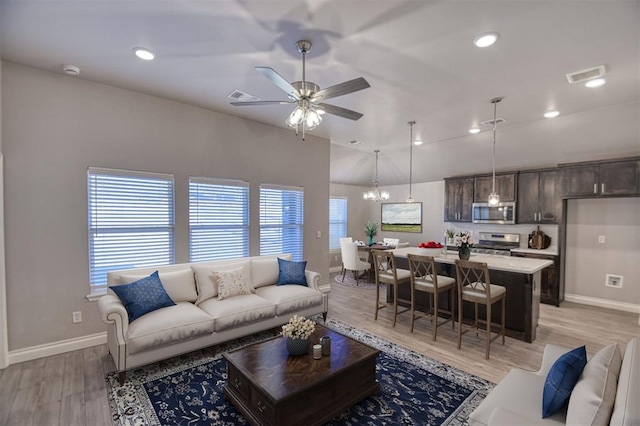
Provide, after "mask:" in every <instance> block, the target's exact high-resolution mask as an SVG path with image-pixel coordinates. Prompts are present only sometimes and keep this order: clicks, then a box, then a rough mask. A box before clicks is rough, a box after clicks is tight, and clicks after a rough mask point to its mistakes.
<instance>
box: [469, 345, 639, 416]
mask: <svg viewBox="0 0 640 426" xmlns="http://www.w3.org/2000/svg"><path fill="white" fill-rule="evenodd" d="M608 348H610V347H605V348H603V349H602V351H600V352H599V353H598V354H596V355H594V356H593V357H591V358H590V359H589V361H588V362H587V366H585V368H584V370H583V372H582V375H581V376H580V378H579V379H578V382H577V383H576V386H575V387H574V389H573V391H572V393H571V396H570V398H569V404H568V409H567V408H564V409H561V410H560V411H559V412H557V413H556V414H554V415H552V416H550V417H547V418H545V419H543V418H541V417H542V393H543V388H544V383H545V379H546V376H547V373H548V372H549V370H550V369H551V366H552V365H553V363H554V362H555V361H556V359H558V358H559V357H560V356H561V355H562V354H564V353H566V352H568V351H570V350H571V348H565V347H561V346H556V345H547V346H546V347H545V350H544V354H543V357H542V366H541V367H540V370H539V371H535V372H531V371H525V370H521V369H518V368H514V369H512V370H511V371H510V372H509V373H508V374H507V375H506V376H505V378H504V379H503V380H502V381H501V382H500V383H499V384H498V385H497V386H496V387H495V388H494V389H493V390H492V391H491V392H490V393H489V395H488V396H487V397H486V398H485V399H484V401H482V403H481V404H480V405H479V406H478V407H477V408H476V409H475V410H474V411H473V412H472V413H471V415H470V416H469V424H470V425H472V426H474V425H475V426H481V425H492V426H495V425H504V426H506V425H509V426H512V425H543V424H544V425H560V424H569V425H580V426H584V425H599V424H611V425H615V426H632V425H634V426H638V425H640V338H638V337H634V338H633V339H631V341H630V342H629V343H628V344H627V347H626V350H625V352H624V357H623V358H622V361H621V362H620V352H619V350H618V348H617V346H616V347H615V351H617V354H616V353H614V352H613V351H609V353H611V359H610V360H609V361H610V362H608V368H605V367H604V364H602V363H600V364H595V365H591V366H590V365H589V364H590V363H592V364H593V363H594V361H593V360H594V359H596V357H598V356H599V354H601V353H604V352H605V351H607V350H608ZM600 358H601V360H602V357H600ZM600 392H601V393H602V394H603V395H602V396H603V397H602V398H601V397H600V396H599V395H598V393H600Z"/></svg>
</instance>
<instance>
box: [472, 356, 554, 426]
mask: <svg viewBox="0 0 640 426" xmlns="http://www.w3.org/2000/svg"><path fill="white" fill-rule="evenodd" d="M544 382H545V377H544V376H538V375H536V374H535V373H533V372H530V371H525V370H521V369H519V368H514V369H512V370H511V371H509V373H508V374H507V375H506V376H505V377H504V379H502V380H501V381H500V383H499V384H498V385H497V386H496V387H495V388H493V390H492V391H491V392H489V395H487V397H486V398H485V399H484V401H482V403H481V404H480V405H479V406H478V408H476V409H475V410H474V411H473V412H472V413H471V415H470V416H469V424H470V425H488V424H490V423H489V418H490V417H491V415H492V413H493V411H494V409H496V408H500V407H503V408H507V409H508V410H509V411H511V412H513V413H515V414H517V415H518V416H521V417H522V420H521V421H520V422H518V424H521V425H535V424H545V425H553V424H558V425H561V424H562V425H564V423H565V413H566V410H565V409H564V408H562V409H560V411H558V412H557V413H555V414H554V415H552V416H550V417H547V418H546V419H543V418H542V415H541V413H540V407H541V406H542V389H543V388H544Z"/></svg>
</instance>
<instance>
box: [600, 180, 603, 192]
mask: <svg viewBox="0 0 640 426" xmlns="http://www.w3.org/2000/svg"><path fill="white" fill-rule="evenodd" d="M600 193H601V194H604V183H601V184H600Z"/></svg>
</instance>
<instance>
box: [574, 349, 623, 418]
mask: <svg viewBox="0 0 640 426" xmlns="http://www.w3.org/2000/svg"><path fill="white" fill-rule="evenodd" d="M621 364H622V357H621V356H620V350H619V349H618V344H617V343H614V344H612V345H609V346H606V347H604V348H602V349H601V350H600V351H599V352H598V353H596V354H595V355H594V356H593V358H591V359H590V360H589V361H588V362H587V365H585V367H584V370H582V375H581V376H580V379H578V382H577V383H576V386H575V387H574V388H573V392H571V397H570V398H569V408H568V409H567V424H568V425H591V426H597V425H608V424H609V419H610V418H611V413H612V412H613V403H614V401H615V398H616V388H617V386H618V375H619V374H620V366H621Z"/></svg>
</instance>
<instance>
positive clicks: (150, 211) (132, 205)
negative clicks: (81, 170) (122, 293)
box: [87, 167, 174, 294]
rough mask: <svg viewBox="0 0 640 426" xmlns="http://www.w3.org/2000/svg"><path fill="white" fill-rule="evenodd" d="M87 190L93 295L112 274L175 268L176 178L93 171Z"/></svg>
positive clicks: (88, 177)
mask: <svg viewBox="0 0 640 426" xmlns="http://www.w3.org/2000/svg"><path fill="white" fill-rule="evenodd" d="M87 187H88V213H89V218H88V219H89V220H88V222H89V281H90V284H91V294H100V293H104V292H105V291H106V286H107V272H108V271H112V270H117V269H128V268H138V267H145V266H155V265H168V264H171V263H173V262H174V235H173V234H174V206H173V203H174V202H173V195H174V193H173V176H172V175H166V174H159V173H145V172H132V171H125V170H109V169H99V168H94V167H90V168H89V170H88V172H87Z"/></svg>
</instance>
